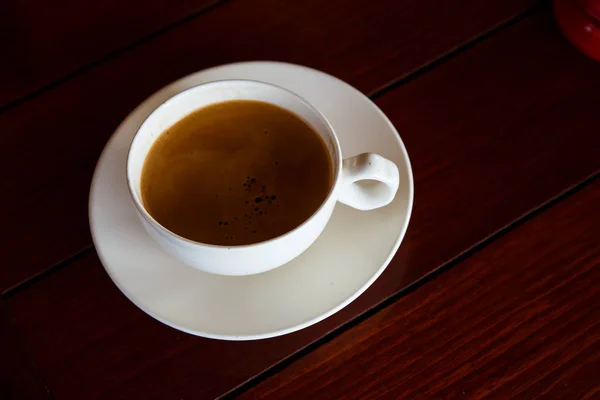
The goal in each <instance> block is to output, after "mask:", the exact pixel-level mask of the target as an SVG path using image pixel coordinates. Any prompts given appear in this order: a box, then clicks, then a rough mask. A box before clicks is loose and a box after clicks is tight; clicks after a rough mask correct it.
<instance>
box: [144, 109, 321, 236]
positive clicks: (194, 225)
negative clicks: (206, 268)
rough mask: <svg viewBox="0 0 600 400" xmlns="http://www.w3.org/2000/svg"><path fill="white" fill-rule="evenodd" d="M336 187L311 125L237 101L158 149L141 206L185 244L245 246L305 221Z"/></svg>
mask: <svg viewBox="0 0 600 400" xmlns="http://www.w3.org/2000/svg"><path fill="white" fill-rule="evenodd" d="M331 183H332V168H331V161H330V156H329V152H328V150H327V148H326V145H325V143H324V141H323V139H322V138H321V137H320V135H319V134H318V133H316V132H315V131H314V130H313V129H312V128H311V127H310V126H309V125H308V124H306V123H305V122H304V121H303V120H301V119H300V118H299V117H297V116H296V115H294V114H293V113H291V112H289V111H287V110H284V109H282V108H280V107H277V106H274V105H271V104H268V103H264V102H259V101H247V100H236V101H227V102H223V103H217V104H212V105H210V106H207V107H204V108H201V109H199V110H196V111H195V112H193V113H192V114H190V115H188V116H186V117H185V118H183V119H182V120H181V121H179V122H177V123H176V124H175V125H173V126H172V127H170V128H168V129H167V130H166V131H164V132H163V133H162V134H161V135H160V137H159V138H158V139H157V140H156V142H155V143H154V144H153V145H152V147H151V149H150V151H149V153H148V155H147V156H146V160H145V161H144V166H143V169H142V177H141V192H142V201H143V203H144V206H145V207H146V210H147V211H148V212H149V213H150V215H152V217H154V219H156V220H157V221H158V222H159V223H160V224H161V225H163V226H164V227H165V228H167V229H169V230H170V231H172V232H174V233H176V234H178V235H180V236H183V237H185V238H188V239H191V240H194V241H198V242H202V243H207V244H215V245H244V244H251V243H257V242H261V241H265V240H268V239H272V238H274V237H277V236H279V235H282V234H284V233H286V232H288V231H290V230H292V229H294V228H295V227H297V226H298V225H300V224H302V222H304V221H306V220H307V219H308V218H309V217H310V216H311V215H312V214H313V213H314V212H315V211H316V210H317V209H318V208H319V207H320V205H321V204H322V203H323V201H324V200H325V198H326V197H327V194H328V193H329V190H330V188H331Z"/></svg>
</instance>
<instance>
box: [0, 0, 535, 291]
mask: <svg viewBox="0 0 600 400" xmlns="http://www.w3.org/2000/svg"><path fill="white" fill-rule="evenodd" d="M534 3H536V1H535V0H508V1H495V2H486V3H482V2H480V1H475V0H461V1H460V2H458V3H457V2H456V1H449V0H448V1H440V2H437V5H436V12H432V11H431V8H430V5H429V4H427V3H426V2H421V1H417V0H406V1H401V2H399V1H396V0H384V1H378V2H373V1H368V0H359V1H356V0H335V1H328V2H322V1H318V0H310V1H303V2H282V1H277V0H252V1H250V0H234V1H230V2H226V3H224V4H222V5H220V6H219V7H217V8H216V9H214V10H212V11H211V12H209V13H206V14H204V15H202V16H201V17H200V18H197V19H195V20H193V21H191V22H190V23H187V24H184V25H182V26H180V27H178V28H177V29H174V30H171V31H169V32H166V33H165V34H163V35H160V36H158V37H156V38H154V39H153V40H151V41H148V42H146V43H144V44H142V45H140V46H138V47H136V48H135V49H133V50H131V51H128V52H126V53H124V54H121V55H120V56H119V57H117V58H115V59H112V60H110V61H107V62H106V63H103V64H102V65H100V66H98V67H96V68H94V69H92V70H89V71H87V72H86V73H84V74H81V75H79V76H77V77H75V78H73V79H71V80H69V81H67V82H65V83H64V84H62V85H60V86H58V87H56V88H54V89H52V90H51V91H48V92H46V93H43V94H41V95H39V96H37V97H36V98H34V99H32V100H30V101H27V102H25V103H23V104H21V105H19V106H17V107H15V108H12V109H9V110H7V111H5V112H4V113H3V114H0V130H1V131H2V132H13V133H14V134H11V135H5V136H4V138H5V143H4V146H5V148H7V149H10V151H7V152H5V154H4V156H3V157H1V158H0V169H2V170H5V171H10V174H8V175H7V176H5V177H4V179H3V185H2V189H1V191H0V193H1V197H0V207H1V208H2V210H5V213H6V214H7V215H3V218H2V220H3V224H4V226H5V229H8V230H11V232H12V235H11V236H10V238H9V241H8V242H7V243H6V244H5V248H6V251H5V254H4V262H5V263H6V264H7V265H11V268H4V269H0V291H5V290H6V289H8V288H10V287H13V286H15V285H17V284H19V283H20V282H22V281H23V280H25V279H27V278H29V277H31V276H33V275H35V274H37V273H39V272H40V271H43V270H44V269H46V268H49V267H50V266H52V265H54V264H56V263H58V262H60V261H62V260H64V259H65V258H67V257H69V256H70V255H72V254H74V253H77V252H78V251H80V250H81V249H83V248H85V247H87V246H89V245H90V244H91V239H90V236H89V233H88V223H87V201H86V199H87V195H88V190H89V182H90V180H91V175H92V171H93V168H94V165H95V162H96V160H97V159H98V156H99V154H100V152H101V150H102V147H103V146H104V144H105V143H106V141H107V140H108V138H109V137H110V135H111V134H112V132H113V131H114V129H115V128H116V127H117V125H118V124H119V122H120V121H121V120H122V119H123V118H124V117H125V116H126V115H127V114H128V113H129V112H130V111H131V110H132V109H133V108H134V107H135V106H136V105H137V104H139V103H140V102H141V101H142V100H143V99H144V98H146V97H147V96H148V95H150V94H151V93H153V92H154V91H156V90H158V89H159V88H160V87H162V86H164V85H165V84H166V83H168V82H170V81H173V80H175V79H177V78H179V77H181V76H183V75H186V74H189V73H191V72H195V71H197V70H200V69H202V68H206V67H209V66H213V65H216V64H221V63H226V62H232V61H240V60H248V59H274V60H281V61H290V62H297V63H301V64H307V65H309V66H312V67H316V68H319V69H322V70H325V71H326V72H330V73H332V74H334V75H336V76H338V77H340V78H342V79H345V80H347V81H348V82H350V83H351V84H353V85H356V86H357V87H358V88H359V89H361V90H363V91H365V92H371V91H373V90H375V89H377V88H378V87H380V86H382V85H385V84H386V83H387V82H389V81H391V80H394V79H397V78H398V77H401V76H404V75H406V74H407V73H409V72H410V71H413V70H415V69H416V68H419V67H420V66H422V65H423V64H425V63H428V62H430V61H431V60H432V59H435V58H437V57H439V56H440V55H441V54H442V53H445V52H447V51H449V50H451V49H453V48H455V47H456V46H457V45H459V44H461V43H463V42H465V41H467V40H469V39H470V38H472V37H474V36H477V35H478V34H479V33H480V32H482V31H484V30H488V29H490V28H491V27H493V26H495V25H497V24H498V23H500V22H501V21H504V20H506V19H507V18H510V17H512V16H514V15H516V14H519V13H521V12H523V11H524V10H526V9H528V8H529V7H530V6H531V5H532V4H534ZM340 10H343V12H340ZM449 16H452V17H449ZM233 27H235V28H233ZM434 32H439V33H434ZM32 248H35V249H36V251H35V252H32V251H30V249H32Z"/></svg>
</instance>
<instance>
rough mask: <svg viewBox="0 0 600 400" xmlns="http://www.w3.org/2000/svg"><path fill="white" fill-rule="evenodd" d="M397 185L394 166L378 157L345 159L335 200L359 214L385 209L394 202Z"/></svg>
mask: <svg viewBox="0 0 600 400" xmlns="http://www.w3.org/2000/svg"><path fill="white" fill-rule="evenodd" d="M399 183H400V175H399V173H398V167H397V166H396V164H394V163H393V162H391V161H390V160H388V159H386V158H383V157H381V156H380V155H378V154H373V153H363V154H359V155H357V156H354V157H349V158H345V159H344V161H343V162H342V185H341V188H340V195H339V197H338V201H339V202H340V203H343V204H346V205H348V206H350V207H353V208H356V209H358V210H363V211H367V210H373V209H375V208H379V207H383V206H387V205H388V204H390V203H391V202H392V200H394V196H395V195H396V192H397V191H398V185H399Z"/></svg>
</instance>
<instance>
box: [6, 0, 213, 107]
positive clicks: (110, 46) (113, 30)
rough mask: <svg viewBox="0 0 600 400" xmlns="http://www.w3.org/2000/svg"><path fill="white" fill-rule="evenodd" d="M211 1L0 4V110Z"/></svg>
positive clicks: (18, 0) (20, 0)
mask: <svg viewBox="0 0 600 400" xmlns="http://www.w3.org/2000/svg"><path fill="white" fill-rule="evenodd" d="M214 2H215V0H183V1H181V0H180V1H174V2H173V1H166V0H150V1H148V0H130V1H126V2H123V1H119V0H108V1H107V0H105V1H94V2H90V1H73V0H60V1H52V2H49V1H33V0H3V1H2V2H1V3H0V51H1V52H2V60H3V61H2V62H1V63H0V87H2V90H1V91H0V109H2V106H4V105H6V104H7V103H10V102H11V101H14V100H17V99H19V98H21V97H23V96H25V95H27V94H30V93H32V92H33V91H35V90H36V89H38V88H40V87H42V86H45V85H48V84H50V83H52V82H53V81H55V80H57V79H59V78H63V77H65V76H66V75H68V74H69V73H72V72H74V71H76V70H77V69H80V68H83V67H85V66H86V65H88V64H90V63H92V62H95V61H97V60H99V59H101V58H102V57H105V56H106V55H108V54H110V53H112V52H115V51H117V50H119V49H120V48H122V47H124V46H127V45H130V44H132V43H134V42H136V41H138V40H140V39H142V38H143V37H145V36H147V35H150V34H152V33H153V32H155V31H157V30H160V29H162V28H164V27H166V26H168V25H170V24H173V23H175V22H177V21H179V20H180V19H182V18H185V17H186V16H189V15H190V14H194V13H198V12H199V11H200V10H202V9H204V8H206V7H207V6H209V5H211V4H212V3H214Z"/></svg>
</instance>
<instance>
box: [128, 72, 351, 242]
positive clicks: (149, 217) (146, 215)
mask: <svg viewBox="0 0 600 400" xmlns="http://www.w3.org/2000/svg"><path fill="white" fill-rule="evenodd" d="M236 83H238V84H239V83H252V84H259V85H264V86H270V87H273V88H276V89H278V90H281V91H284V92H287V93H288V94H290V95H292V96H293V97H295V98H296V99H297V100H298V101H300V102H301V103H302V104H304V105H305V106H306V107H308V109H309V110H311V111H312V112H313V113H315V115H317V117H318V118H319V119H321V121H322V122H323V123H324V124H325V126H326V128H327V129H328V130H329V132H330V133H331V137H332V138H333V143H334V148H335V152H336V153H337V154H336V155H337V160H338V162H337V166H335V170H334V171H333V172H334V176H333V183H332V185H331V188H330V189H329V192H328V193H327V197H325V200H323V202H321V205H320V206H319V208H317V209H316V210H315V211H314V212H313V213H312V214H311V215H310V217H308V218H307V219H305V220H304V221H303V222H302V223H301V224H299V225H297V226H295V227H294V228H293V229H291V230H289V231H287V232H285V233H283V234H281V235H279V236H275V237H274V238H271V239H268V240H263V241H261V242H256V243H250V244H243V245H219V244H210V243H203V242H198V241H195V240H192V239H188V238H186V237H184V236H181V235H179V234H177V233H175V232H173V231H171V230H170V229H168V228H166V227H165V226H163V225H162V224H161V223H160V222H158V221H157V220H156V219H155V218H154V217H153V216H152V215H150V213H149V212H148V211H147V210H146V207H144V205H143V204H142V201H141V199H139V198H138V196H137V195H136V194H135V191H134V189H133V184H132V179H131V174H130V166H129V164H130V162H131V150H132V148H133V146H134V144H135V143H136V140H137V139H138V137H139V133H140V131H141V129H142V128H143V127H144V125H145V124H146V122H147V121H148V120H149V119H150V117H152V116H153V115H154V114H155V113H156V112H158V111H159V110H160V109H161V108H163V107H164V106H166V105H167V104H168V103H170V102H171V101H174V100H175V99H176V98H178V97H181V96H184V95H186V94H187V93H188V92H191V91H193V90H195V89H198V88H200V87H206V86H213V85H223V84H236ZM226 101H228V100H226ZM257 101H260V100H257ZM221 102H223V101H221ZM221 102H214V103H209V104H217V103H221ZM207 105H208V104H207ZM278 107H281V106H278ZM200 108H202V107H199V108H196V109H194V111H196V110H198V109H200ZM281 108H284V107H281ZM286 110H287V111H288V112H291V113H293V114H294V115H296V117H298V118H300V119H301V120H303V121H304V122H305V123H306V121H305V120H304V118H302V117H301V116H299V115H297V114H296V113H295V112H293V111H291V110H288V109H286ZM194 111H192V112H194ZM187 115H189V114H186V115H185V116H184V117H182V118H181V119H183V118H185V117H186V116H187ZM181 119H179V120H181ZM311 127H312V126H311ZM166 129H168V128H166ZM166 129H165V130H166ZM163 131H164V130H163ZM161 134H162V133H161ZM158 137H160V135H158V136H157V138H158ZM155 141H156V139H155ZM152 144H154V142H153V143H152ZM150 147H152V145H151V146H150ZM146 156H147V154H146ZM330 156H331V154H330ZM144 162H145V157H144ZM142 169H143V166H142ZM125 174H126V178H127V189H128V191H129V196H130V197H131V199H132V200H133V204H134V205H135V208H136V209H137V211H138V212H139V213H140V215H141V216H142V217H143V218H144V219H145V220H146V221H147V222H148V223H150V224H151V225H153V226H154V227H156V228H157V229H158V230H159V231H161V233H163V234H166V235H170V236H172V237H174V238H176V239H178V240H181V241H184V242H186V243H188V244H191V245H194V246H202V247H208V248H214V249H227V250H241V249H244V248H250V247H256V246H261V245H267V244H270V243H272V242H276V241H279V240H282V239H283V238H285V237H287V236H290V235H291V234H293V233H294V232H296V231H298V230H300V228H302V227H303V226H305V225H307V224H308V223H309V222H310V221H311V220H312V219H313V218H315V217H316V216H317V214H319V213H320V212H321V211H322V210H323V209H324V208H325V205H326V204H327V203H329V201H330V200H331V198H332V197H333V194H334V192H335V189H336V187H337V186H338V185H339V182H340V177H341V174H342V150H341V146H340V143H339V141H338V138H337V135H336V134H335V130H334V129H333V127H332V126H331V123H330V122H329V120H328V119H327V118H326V117H325V116H324V115H323V113H321V112H320V111H319V110H317V109H316V108H315V107H314V106H313V105H312V104H310V103H309V102H308V101H306V100H305V99H304V98H303V97H302V96H300V95H298V94H296V93H294V92H292V91H291V90H289V89H286V88H284V87H282V86H279V85H275V84H272V83H266V82H262V81H259V80H254V79H221V80H216V81H210V82H204V83H200V84H198V85H195V86H192V87H190V88H187V89H185V90H183V91H181V92H179V93H176V94H174V95H173V96H171V97H169V98H168V99H167V100H165V101H163V102H162V103H160V104H159V105H158V106H156V107H155V108H154V109H153V110H152V112H150V114H148V116H146V117H145V118H144V120H143V121H142V122H141V123H140V125H139V127H138V128H137V130H136V131H135V134H134V136H133V139H132V140H131V143H130V144H129V148H128V149H127V162H126V165H125Z"/></svg>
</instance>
